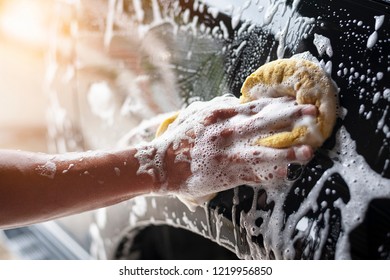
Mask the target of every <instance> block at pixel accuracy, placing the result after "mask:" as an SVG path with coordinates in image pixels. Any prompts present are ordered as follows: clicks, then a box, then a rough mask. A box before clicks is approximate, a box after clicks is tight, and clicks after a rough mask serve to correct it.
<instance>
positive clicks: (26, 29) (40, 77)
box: [0, 0, 52, 259]
mask: <svg viewBox="0 0 390 280" xmlns="http://www.w3.org/2000/svg"><path fill="white" fill-rule="evenodd" d="M51 2H52V1H49V0H0V148H1V149H21V150H28V151H37V152H45V151H47V136H46V135H47V133H46V131H47V128H46V108H47V98H46V96H45V93H44V90H43V87H44V83H43V81H44V75H45V71H44V69H45V56H46V51H47V47H48V38H49V30H48V28H49V21H50V12H49V11H50V9H51ZM10 258H13V256H12V255H11V254H10V253H9V252H8V250H7V249H6V248H5V246H3V244H1V242H0V259H10Z"/></svg>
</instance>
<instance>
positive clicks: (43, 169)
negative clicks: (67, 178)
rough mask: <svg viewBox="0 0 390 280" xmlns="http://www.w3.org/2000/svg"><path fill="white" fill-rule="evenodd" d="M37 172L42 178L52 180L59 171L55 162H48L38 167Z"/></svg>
mask: <svg viewBox="0 0 390 280" xmlns="http://www.w3.org/2000/svg"><path fill="white" fill-rule="evenodd" d="M35 170H36V171H37V172H38V173H39V174H40V175H41V176H45V177H48V178H50V179H53V178H54V176H55V174H56V170H57V166H56V164H55V163H54V162H52V161H50V160H49V161H47V162H46V163H45V164H42V165H38V166H37V167H36V168H35Z"/></svg>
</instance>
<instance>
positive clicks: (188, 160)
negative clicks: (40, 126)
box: [0, 97, 316, 228]
mask: <svg viewBox="0 0 390 280" xmlns="http://www.w3.org/2000/svg"><path fill="white" fill-rule="evenodd" d="M315 116H316V110H315V107H314V106H312V105H297V104H295V102H294V100H291V99H286V98H279V99H277V98H272V99H266V98H263V99H262V100H261V101H253V102H249V103H245V104H240V103H239V100H238V99H237V98H234V97H219V98H216V99H214V100H211V101H209V102H196V103H194V104H192V105H190V106H189V107H188V108H186V109H185V110H183V111H182V112H181V113H180V115H179V117H178V118H177V119H176V120H175V121H174V122H173V123H172V124H171V125H170V126H169V127H168V129H167V131H166V132H165V133H164V134H162V135H161V136H160V137H157V138H156V139H154V140H153V141H152V142H150V143H146V144H143V145H140V146H137V147H129V148H126V149H123V150H118V151H111V152H85V153H73V154H64V155H47V154H36V153H26V152H16V151H0V228H1V227H14V226H21V225H27V224H32V223H37V222H42V221H46V220H49V219H54V218H58V217H62V216H65V215H70V214H76V213H80V212H83V211H87V210H92V209H97V208H100V207H105V206H109V205H112V204H115V203H119V202H121V201H124V200H127V199H130V198H132V197H134V196H137V195H141V194H146V193H150V192H159V193H161V194H168V193H173V194H178V195H180V196H182V197H184V198H189V199H191V200H192V201H200V202H201V201H202V199H200V200H197V198H204V197H207V196H209V195H211V194H214V193H216V192H219V191H223V190H227V189H230V188H233V187H235V186H238V185H241V184H248V185H256V184H259V183H261V184H263V185H267V186H273V184H274V183H278V182H280V180H283V179H284V178H285V176H286V170H287V165H288V163H290V162H300V163H306V162H307V161H308V160H310V158H311V157H312V149H311V148H310V146H307V145H302V146H296V147H290V148H286V149H273V148H267V147H262V146H257V145H255V144H254V139H256V138H258V137H262V136H264V135H269V134H270V133H272V132H276V131H285V130H291V129H292V127H293V126H294V124H295V123H298V122H299V121H301V120H302V118H315Z"/></svg>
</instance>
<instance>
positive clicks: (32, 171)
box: [0, 148, 155, 228]
mask: <svg viewBox="0 0 390 280" xmlns="http://www.w3.org/2000/svg"><path fill="white" fill-rule="evenodd" d="M135 153H136V149H135V148H130V149H127V150H122V151H114V152H110V153H108V152H107V153H106V152H86V153H74V154H66V155H48V154H37V153H28V152H18V151H7V150H2V151H0V228H2V227H14V226H20V225H26V224H31V223H36V222H42V221H46V220H49V219H53V218H58V217H61V216H65V215H70V214H75V213H80V212H82V211H87V210H92V209H96V208H100V207H105V206H108V205H112V204H115V203H118V202H121V201H123V200H127V199H130V198H132V197H134V196H136V195H140V194H145V193H149V192H151V191H152V190H153V189H154V188H155V182H153V180H152V178H151V177H150V176H148V175H146V174H139V175H137V170H138V168H139V164H138V161H137V160H135V158H134V155H135Z"/></svg>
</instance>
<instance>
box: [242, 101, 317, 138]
mask: <svg viewBox="0 0 390 280" xmlns="http://www.w3.org/2000/svg"><path fill="white" fill-rule="evenodd" d="M317 114H318V112H317V108H316V107H315V106H314V105H294V106H291V105H290V106H288V107H285V108H283V109H280V110H279V111H277V110H276V109H275V110H267V112H264V111H261V112H259V113H258V114H256V115H253V116H252V117H250V118H248V119H246V120H245V121H244V122H243V123H241V124H240V126H241V127H242V128H243V129H244V130H245V131H246V132H257V133H259V134H263V135H264V134H270V133H276V132H280V131H289V130H291V128H292V127H294V124H295V123H296V122H297V120H299V119H301V118H302V117H304V116H310V117H313V118H314V117H315V116H317Z"/></svg>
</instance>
